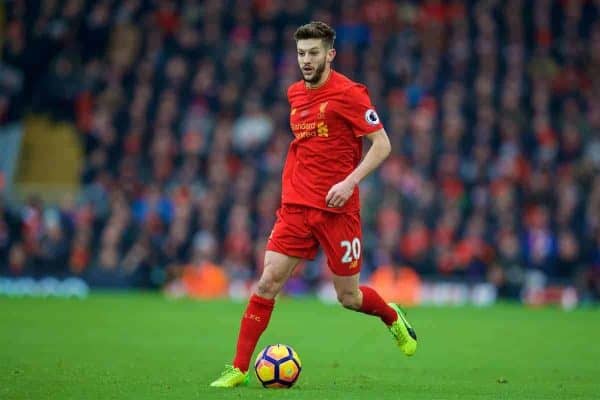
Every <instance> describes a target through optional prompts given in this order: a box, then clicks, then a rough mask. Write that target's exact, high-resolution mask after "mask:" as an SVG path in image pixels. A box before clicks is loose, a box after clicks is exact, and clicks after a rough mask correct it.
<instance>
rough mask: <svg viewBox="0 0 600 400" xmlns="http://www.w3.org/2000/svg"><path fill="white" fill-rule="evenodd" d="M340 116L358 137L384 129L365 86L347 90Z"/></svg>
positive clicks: (356, 86)
mask: <svg viewBox="0 0 600 400" xmlns="http://www.w3.org/2000/svg"><path fill="white" fill-rule="evenodd" d="M340 114H341V117H342V118H343V119H344V120H345V121H346V122H347V123H348V124H349V125H350V127H351V129H352V132H353V133H354V136H357V137H358V136H364V135H368V134H370V133H373V132H375V131H378V130H380V129H382V128H383V125H382V124H381V121H380V120H379V115H377V111H375V107H373V104H371V99H370V98H369V93H368V92H367V88H366V87H365V86H364V85H353V86H351V87H350V88H349V89H348V90H346V92H345V93H344V99H343V105H342V107H340Z"/></svg>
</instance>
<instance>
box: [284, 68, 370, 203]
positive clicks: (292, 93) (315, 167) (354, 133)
mask: <svg viewBox="0 0 600 400" xmlns="http://www.w3.org/2000/svg"><path fill="white" fill-rule="evenodd" d="M287 95H288V101H289V103H290V127H291V129H292V133H293V134H294V136H295V139H294V140H293V141H292V143H291V144H290V147H289V150H288V155H287V159H286V162H285V167H284V169H283V177H282V181H283V182H282V186H283V187H282V195H281V199H282V203H283V204H301V205H306V206H309V207H314V208H319V209H322V210H326V211H330V212H337V213H345V212H353V211H358V210H359V209H360V204H359V193H358V187H357V188H356V190H355V191H354V193H353V194H352V196H351V197H350V198H349V199H348V201H347V202H346V204H344V206H343V207H338V208H330V207H327V204H326V202H325V197H326V196H327V193H328V192H329V189H331V187H332V186H333V185H335V184H336V183H338V182H341V181H342V180H344V179H345V178H346V177H347V176H348V175H349V174H350V173H351V172H352V171H353V170H354V169H355V168H356V167H357V166H358V164H359V162H360V160H361V157H362V140H363V139H362V137H361V136H363V135H367V134H369V133H373V132H375V131H377V130H379V129H381V128H382V125H381V122H380V121H379V117H378V116H377V112H375V109H374V107H373V105H372V104H371V100H370V99H369V94H368V93H367V89H366V87H365V86H364V85H361V84H359V83H356V82H353V81H352V80H350V79H348V78H347V77H346V76H344V75H342V74H340V73H337V72H335V71H333V70H332V71H331V73H330V74H329V77H328V78H327V81H326V82H325V83H324V84H323V85H321V86H320V87H318V88H316V89H311V88H308V87H306V84H305V83H304V81H298V82H295V83H294V84H292V85H291V86H290V87H289V89H288V93H287Z"/></svg>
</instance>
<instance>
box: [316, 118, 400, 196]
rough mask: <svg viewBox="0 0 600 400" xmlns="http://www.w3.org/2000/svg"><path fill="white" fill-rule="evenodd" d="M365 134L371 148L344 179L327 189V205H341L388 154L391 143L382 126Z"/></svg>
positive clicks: (390, 149)
mask: <svg viewBox="0 0 600 400" xmlns="http://www.w3.org/2000/svg"><path fill="white" fill-rule="evenodd" d="M365 136H366V137H367V138H368V139H369V140H370V141H371V148H369V151H367V154H365V157H364V158H363V160H362V161H361V162H360V164H358V166H357V167H356V168H355V169H354V171H352V172H351V173H350V175H348V176H347V177H346V179H344V180H343V181H341V182H339V183H336V184H335V185H333V186H332V187H331V189H329V193H327V197H326V198H325V201H326V203H327V206H328V207H342V206H343V205H344V204H345V203H346V201H348V199H349V198H350V196H352V193H353V192H354V189H355V188H356V186H357V185H358V184H359V183H360V182H361V181H362V180H363V179H364V178H365V177H366V176H367V175H369V174H370V173H371V172H373V171H374V170H375V169H376V168H377V167H379V166H380V165H381V163H382V162H383V161H384V160H385V159H386V158H387V157H388V156H389V155H390V152H391V151H392V145H391V144H390V139H389V138H388V135H387V133H386V132H385V129H384V128H381V129H379V130H377V131H375V132H373V133H369V134H367V135H365Z"/></svg>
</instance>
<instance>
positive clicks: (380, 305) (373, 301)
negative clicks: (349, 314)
mask: <svg viewBox="0 0 600 400" xmlns="http://www.w3.org/2000/svg"><path fill="white" fill-rule="evenodd" d="M359 289H360V291H361V292H362V294H363V300H362V304H361V306H360V310H358V311H360V312H362V313H365V314H369V315H376V316H378V317H379V318H381V320H382V321H383V322H384V323H385V324H386V325H388V326H389V325H391V324H393V323H394V322H395V321H396V320H397V319H398V314H396V311H395V310H394V309H393V308H392V307H390V306H388V305H387V303H386V302H385V301H384V300H383V299H382V298H381V296H380V295H379V294H378V293H377V292H376V291H375V290H373V289H371V288H370V287H368V286H359Z"/></svg>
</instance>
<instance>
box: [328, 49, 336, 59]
mask: <svg viewBox="0 0 600 400" xmlns="http://www.w3.org/2000/svg"><path fill="white" fill-rule="evenodd" d="M335 54H336V52H335V49H334V48H333V47H332V48H331V49H329V50H327V61H329V62H333V59H334V58H335Z"/></svg>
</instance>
